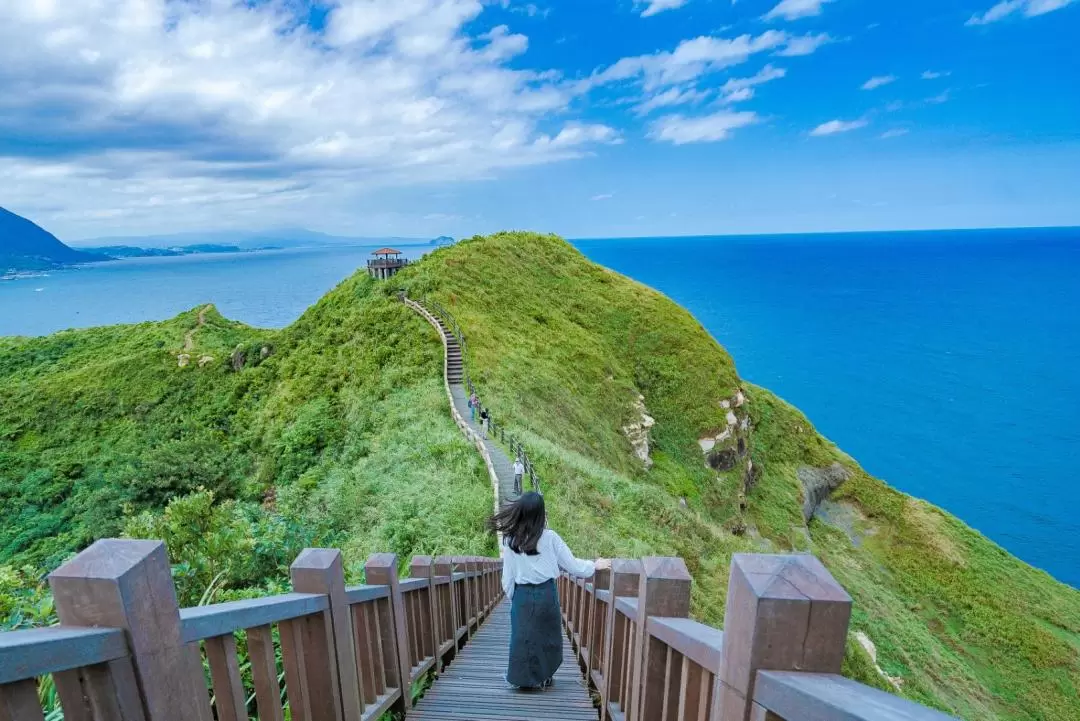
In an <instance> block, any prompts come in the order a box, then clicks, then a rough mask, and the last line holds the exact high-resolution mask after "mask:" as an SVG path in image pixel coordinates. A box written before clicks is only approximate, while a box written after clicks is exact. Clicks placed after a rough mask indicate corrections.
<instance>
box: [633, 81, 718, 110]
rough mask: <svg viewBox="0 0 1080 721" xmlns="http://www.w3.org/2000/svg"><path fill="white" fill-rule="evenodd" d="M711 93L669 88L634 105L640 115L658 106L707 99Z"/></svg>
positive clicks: (672, 105)
mask: <svg viewBox="0 0 1080 721" xmlns="http://www.w3.org/2000/svg"><path fill="white" fill-rule="evenodd" d="M709 95H710V93H709V92H708V91H703V90H695V89H694V88H668V89H667V90H664V91H663V92H660V93H657V94H656V95H653V96H652V97H649V98H646V99H645V100H644V101H642V102H641V103H638V104H637V105H636V106H634V112H635V113H637V114H638V115H648V114H649V113H651V112H652V111H653V110H656V109H657V108H670V107H674V106H676V105H688V104H691V103H699V102H701V101H703V100H706V99H707V98H708V97H709Z"/></svg>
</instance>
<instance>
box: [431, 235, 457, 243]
mask: <svg viewBox="0 0 1080 721" xmlns="http://www.w3.org/2000/svg"><path fill="white" fill-rule="evenodd" d="M455 242H456V241H455V240H454V239H453V238H451V237H450V236H449V235H440V236H439V237H438V238H435V239H433V240H431V241H430V242H428V245H453V244H454V243H455Z"/></svg>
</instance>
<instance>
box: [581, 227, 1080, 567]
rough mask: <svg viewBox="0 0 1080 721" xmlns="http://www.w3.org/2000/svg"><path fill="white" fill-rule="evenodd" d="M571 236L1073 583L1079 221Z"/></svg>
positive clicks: (754, 369)
mask: <svg viewBox="0 0 1080 721" xmlns="http://www.w3.org/2000/svg"><path fill="white" fill-rule="evenodd" d="M575 244H576V245H577V246H578V248H580V249H581V250H582V251H583V252H584V253H585V254H586V255H588V256H589V257H590V258H591V259H593V260H595V261H596V262H598V263H601V264H603V265H606V266H608V267H610V268H613V269H615V270H617V271H620V272H622V273H624V274H626V275H629V276H631V277H633V278H635V279H637V280H639V281H641V282H643V283H646V284H648V285H650V286H652V287H654V288H657V289H659V290H661V291H663V292H664V293H666V294H667V295H668V296H670V297H671V298H673V299H674V300H676V301H677V302H679V303H680V304H681V305H683V306H685V307H686V308H689V309H690V310H691V311H692V312H693V313H694V315H695V316H696V317H697V318H698V320H700V321H701V323H702V324H703V325H704V326H705V328H706V329H708V330H709V332H710V333H712V335H713V336H714V337H715V338H716V339H717V340H719V341H720V342H721V343H722V344H723V345H724V346H726V347H727V349H728V350H729V351H730V352H731V354H732V355H733V356H734V358H735V362H736V365H737V367H738V369H739V372H740V375H741V376H742V377H744V378H746V379H747V380H750V381H752V382H754V383H757V384H758V385H762V386H765V387H767V388H769V389H770V390H772V391H774V392H776V393H777V394H779V395H780V396H782V397H783V398H785V399H786V400H787V401H789V402H791V403H792V404H794V405H795V406H797V407H798V408H799V409H801V410H802V411H803V412H804V413H806V415H807V416H808V417H809V418H810V420H811V421H812V422H813V423H814V424H815V425H816V427H817V428H818V430H819V431H821V432H822V433H824V434H825V435H826V436H828V437H829V438H831V439H832V440H833V441H834V442H836V443H837V445H839V446H840V447H841V448H842V449H843V450H845V451H846V452H847V453H849V454H850V455H852V456H854V457H855V458H856V459H857V460H858V461H859V462H860V463H861V464H862V465H863V467H864V468H866V469H867V470H868V471H869V472H870V473H872V474H874V475H876V476H878V477H880V478H883V479H884V480H886V481H888V482H889V483H890V484H891V485H893V486H894V487H896V488H899V489H900V490H903V491H905V492H907V493H910V494H912V495H915V496H919V497H921V498H925V499H926V500H928V501H930V502H932V503H934V504H936V505H938V506H941V507H943V508H945V509H947V510H949V511H950V512H952V513H953V514H955V515H957V516H959V517H960V518H961V519H963V520H964V521H965V522H966V523H968V524H969V525H971V526H973V527H974V528H976V529H978V530H979V531H981V532H982V533H984V534H985V535H987V536H989V537H990V538H991V539H993V540H994V541H996V542H997V543H999V544H1000V545H1002V546H1004V547H1005V548H1006V549H1008V550H1009V551H1010V552H1012V553H1013V554H1015V555H1017V556H1019V557H1020V558H1022V559H1024V560H1025V561H1027V562H1028V563H1031V564H1033V565H1035V566H1038V567H1039V568H1042V569H1044V570H1046V571H1048V572H1049V573H1051V574H1052V575H1054V576H1055V577H1057V578H1058V579H1059V580H1062V581H1065V582H1066V583H1070V584H1072V585H1073V586H1076V587H1080V228H1074V229H1043V230H997V231H949V232H946V231H936V232H919V233H853V234H832V235H812V236H805V235H804V236H765V237H763V236H758V237H713V238H650V239H633V240H588V241H578V242H576V243H575Z"/></svg>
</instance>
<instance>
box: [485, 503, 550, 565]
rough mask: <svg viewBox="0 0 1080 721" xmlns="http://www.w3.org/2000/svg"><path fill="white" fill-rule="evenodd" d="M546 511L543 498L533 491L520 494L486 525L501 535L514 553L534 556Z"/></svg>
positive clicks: (542, 529) (545, 521) (542, 533)
mask: <svg viewBox="0 0 1080 721" xmlns="http://www.w3.org/2000/svg"><path fill="white" fill-rule="evenodd" d="M546 523H547V511H545V510H544V497H543V496H541V495H540V494H539V493H536V492H535V491H529V492H528V493H523V494H521V497H520V498H518V499H517V500H516V501H513V502H511V503H507V504H506V505H504V506H503V507H502V508H501V509H500V510H499V512H498V513H496V514H495V515H494V516H492V517H491V520H490V521H489V522H488V525H489V526H490V527H491V529H492V530H494V531H499V532H500V533H502V534H503V540H504V541H505V542H506V545H508V546H510V550H511V551H513V552H514V553H524V554H525V555H527V556H535V555H537V553H539V552H538V551H537V550H536V545H537V544H538V543H540V536H542V535H544V526H545V524H546Z"/></svg>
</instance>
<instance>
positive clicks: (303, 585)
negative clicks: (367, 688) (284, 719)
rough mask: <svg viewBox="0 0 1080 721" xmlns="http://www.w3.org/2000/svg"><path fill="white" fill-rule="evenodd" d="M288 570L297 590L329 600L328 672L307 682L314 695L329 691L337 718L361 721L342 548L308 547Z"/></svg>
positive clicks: (358, 687)
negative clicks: (339, 549)
mask: <svg viewBox="0 0 1080 721" xmlns="http://www.w3.org/2000/svg"><path fill="white" fill-rule="evenodd" d="M289 572H290V574H291V576H292V586H293V590H294V591H296V592H297V593H319V594H322V595H325V596H326V597H327V599H328V600H329V602H330V609H329V611H328V613H327V618H326V620H327V621H328V622H329V628H328V629H327V631H328V644H329V648H328V651H329V657H328V659H327V660H328V664H327V665H326V666H325V670H326V673H325V676H324V677H323V678H310V679H308V682H307V683H306V684H305V685H306V686H307V687H308V688H309V689H311V691H312V693H313V694H326V700H328V701H333V705H334V712H335V714H336V716H335V718H339V719H341V718H344V721H360V718H361V716H362V715H363V711H362V707H361V698H360V677H359V675H358V674H357V672H356V654H355V649H354V647H353V627H352V613H351V611H350V609H349V604H348V602H347V601H346V600H345V571H344V568H343V566H342V561H341V551H338V550H336V549H327V548H305V549H304V550H303V551H302V552H301V553H300V555H299V556H297V557H296V560H295V561H293V564H292V566H291V567H290V569H289ZM311 667H312V665H311V664H308V668H309V669H311ZM312 670H314V669H312Z"/></svg>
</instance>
